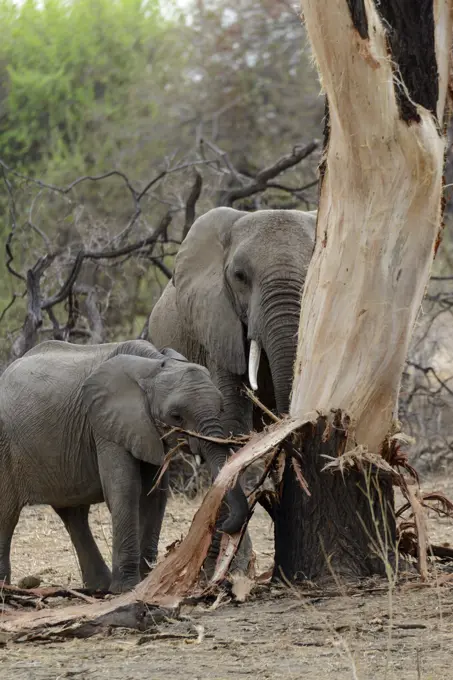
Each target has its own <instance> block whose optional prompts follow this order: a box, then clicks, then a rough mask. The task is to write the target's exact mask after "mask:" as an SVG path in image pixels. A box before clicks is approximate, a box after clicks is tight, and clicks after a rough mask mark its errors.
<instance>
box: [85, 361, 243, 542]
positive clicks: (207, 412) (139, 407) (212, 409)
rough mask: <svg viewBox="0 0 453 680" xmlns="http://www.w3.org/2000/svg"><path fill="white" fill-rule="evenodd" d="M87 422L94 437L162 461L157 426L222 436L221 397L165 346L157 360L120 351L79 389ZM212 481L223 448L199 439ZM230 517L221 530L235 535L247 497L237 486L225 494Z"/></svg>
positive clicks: (201, 373)
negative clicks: (94, 434) (160, 424)
mask: <svg viewBox="0 0 453 680" xmlns="http://www.w3.org/2000/svg"><path fill="white" fill-rule="evenodd" d="M82 399H83V402H84V404H85V407H86V409H87V416H88V419H89V421H90V424H91V426H92V428H93V430H94V432H96V433H97V434H98V435H100V436H101V437H103V438H104V439H107V440H109V441H113V442H115V443H116V444H118V445H120V446H122V447H123V448H125V449H126V450H127V451H129V452H130V453H131V454H132V455H133V456H135V457H136V458H138V459H140V460H144V461H145V462H148V463H151V464H153V465H161V464H162V463H163V460H164V449H163V444H162V440H161V435H160V433H159V430H158V424H159V423H164V424H165V425H168V426H171V427H179V428H182V429H184V430H191V431H195V432H198V433H199V434H201V435H204V436H207V437H216V438H223V437H224V433H223V429H222V426H221V423H220V413H221V409H222V395H221V393H220V392H219V390H218V389H217V388H216V387H215V385H214V384H213V382H212V381H211V378H210V376H209V372H208V370H207V369H206V368H204V367H202V366H199V365H198V364H191V363H189V362H187V360H186V359H185V358H184V357H183V356H182V355H180V354H178V353H177V352H175V351H173V350H171V349H166V350H163V353H162V354H160V355H159V358H156V359H154V358H153V359H148V358H144V357H140V356H132V355H128V354H119V355H117V356H114V357H112V358H110V359H108V360H106V361H105V362H104V363H102V364H101V365H100V367H99V368H98V369H97V370H95V371H94V372H93V373H92V374H91V375H90V376H89V377H88V378H87V379H86V380H85V383H84V385H83V387H82ZM200 449H201V453H202V455H203V457H204V459H205V460H206V462H207V465H208V467H209V470H210V472H211V476H212V478H213V479H215V477H216V476H217V474H218V472H219V471H220V469H221V468H222V467H223V465H224V463H225V461H226V459H227V457H228V449H227V448H226V447H225V446H224V445H221V444H217V443H213V442H210V441H206V440H200ZM225 501H226V504H227V506H228V507H229V515H228V517H227V519H226V520H225V522H224V524H223V526H222V529H223V531H225V532H226V533H231V534H233V533H236V532H237V531H239V529H240V528H241V526H242V524H243V523H244V521H245V519H246V517H247V514H248V503H247V499H246V497H245V495H244V492H243V491H242V488H241V487H240V485H239V484H237V485H236V486H235V487H234V488H233V489H231V490H230V491H229V492H228V493H227V495H226V498H225Z"/></svg>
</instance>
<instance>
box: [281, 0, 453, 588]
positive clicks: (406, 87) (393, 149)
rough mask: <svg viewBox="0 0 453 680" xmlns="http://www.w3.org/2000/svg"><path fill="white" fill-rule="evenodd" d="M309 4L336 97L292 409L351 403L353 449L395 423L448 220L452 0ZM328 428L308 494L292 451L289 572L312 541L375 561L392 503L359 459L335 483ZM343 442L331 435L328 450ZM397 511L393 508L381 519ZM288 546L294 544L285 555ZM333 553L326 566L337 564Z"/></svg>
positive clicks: (313, 446) (308, 17) (341, 554)
mask: <svg viewBox="0 0 453 680" xmlns="http://www.w3.org/2000/svg"><path fill="white" fill-rule="evenodd" d="M302 5H303V10H304V17H305V24H306V28H307V31H308V35H309V38H310V42H311V44H312V47H313V51H314V55H315V58H316V60H317V63H318V68H319V72H320V75H321V80H322V84H323V87H324V89H325V91H326V95H327V103H328V106H327V107H326V111H327V114H326V128H325V140H324V159H323V163H322V166H321V191H320V199H319V210H318V222H317V238H316V246H315V251H314V256H313V259H312V261H311V264H310V267H309V270H308V273H307V278H306V283H305V289H304V293H303V297H302V306H301V318H300V326H299V343H298V351H297V359H296V365H295V377H294V384H293V394H292V402H291V409H290V412H291V415H292V416H293V417H298V418H300V419H305V418H307V417H309V416H310V415H312V414H313V413H316V412H317V413H318V414H319V413H321V414H330V413H331V411H332V409H334V410H336V409H341V410H342V412H343V413H344V414H347V416H348V419H349V426H348V434H347V437H346V439H345V442H344V447H343V448H344V450H345V451H348V449H351V448H354V447H356V446H357V445H360V446H361V447H363V450H368V451H371V452H373V453H378V454H379V453H380V452H381V451H382V447H383V443H384V440H385V439H386V436H387V435H388V434H389V431H390V430H391V427H392V419H393V415H394V413H395V412H396V407H397V397H398V390H399V385H400V378H401V374H402V370H403V366H404V361H405V358H406V353H407V349H408V344H409V340H410V336H411V332H412V328H413V325H414V322H415V320H416V316H417V313H418V310H419V307H420V303H421V300H422V297H423V294H424V291H425V288H426V285H427V282H428V279H429V275H430V269H431V265H432V261H433V257H434V254H435V249H436V247H437V243H438V237H439V231H440V227H441V214H442V171H443V161H444V146H445V140H444V136H443V134H442V128H443V125H444V121H443V118H444V110H445V104H446V94H447V77H448V71H449V54H450V46H451V14H450V10H451V2H447V1H442V0H439V1H436V0H432V1H431V2H430V1H429V0H428V1H427V0H410V1H409V0H399V1H398V2H395V1H394V0H380V2H377V1H376V0H303V2H302ZM322 432H323V428H322V427H320V426H319V423H318V428H317V430H316V431H315V433H313V435H311V436H310V437H309V438H308V439H305V441H302V443H301V454H302V461H301V465H302V469H303V470H304V475H305V476H306V477H307V475H308V476H309V477H310V478H311V486H310V482H309V488H310V489H311V490H312V495H311V497H310V499H309V500H307V499H306V498H304V496H303V493H304V492H303V491H302V490H301V489H300V488H297V487H296V486H295V481H294V473H291V470H290V464H291V462H290V461H289V460H288V461H287V463H286V470H285V474H284V477H283V485H282V489H281V494H282V502H281V504H280V514H281V515H282V516H281V517H280V518H278V517H277V521H276V541H277V545H276V550H277V559H278V561H279V562H280V564H277V565H276V571H279V570H281V568H282V567H283V566H284V572H285V575H286V577H287V578H290V579H294V578H295V577H296V574H298V573H299V572H300V565H301V564H302V565H305V566H307V560H308V562H309V564H313V559H311V560H310V557H309V555H308V556H307V555H306V556H305V557H304V558H303V557H302V555H303V554H304V553H308V554H310V553H311V554H312V557H313V556H315V555H316V554H318V555H319V550H320V547H319V546H320V544H321V543H323V544H324V546H326V548H330V549H331V550H334V552H335V565H336V570H337V573H339V574H342V573H344V574H351V573H353V574H355V575H356V576H359V575H367V574H369V573H370V569H369V566H370V564H372V561H370V559H368V558H367V559H364V554H366V555H368V556H370V555H371V553H370V548H369V547H368V552H367V539H366V535H365V533H364V532H363V531H362V528H363V526H362V525H365V526H369V525H370V522H371V520H372V518H371V514H370V513H371V512H372V510H371V509H372V508H376V507H377V505H376V504H377V501H378V499H379V498H380V502H381V505H382V507H383V508H389V509H391V508H392V507H393V499H392V495H391V486H389V485H388V484H387V483H386V482H384V481H382V480H381V481H380V482H379V484H378V485H377V488H375V489H374V491H371V493H370V498H369V502H368V503H367V504H366V503H365V504H364V503H362V502H361V501H360V498H359V496H357V494H356V493H354V490H353V489H354V488H355V487H354V485H355V484H356V483H361V484H362V486H363V484H364V480H365V478H364V477H363V475H361V480H360V479H359V478H357V479H356V480H355V482H353V481H351V478H350V475H351V474H352V475H355V476H356V477H357V474H358V473H357V470H356V472H353V473H352V472H351V473H345V476H346V479H345V481H344V480H343V479H342V476H341V475H340V474H338V472H337V473H334V475H335V483H333V482H332V479H331V478H330V477H329V475H331V474H332V473H331V472H322V471H321V469H322V465H321V464H320V462H319V460H318V461H317V460H316V458H319V456H320V455H321V454H322V453H323V451H324V452H325V448H326V442H325V441H323V434H322ZM327 448H328V449H329V446H328V447H327ZM341 453H342V451H341V450H340V449H338V448H335V446H334V442H333V441H331V442H330V450H329V455H331V456H333V457H336V456H338V455H340V454H341ZM305 466H307V470H306V469H305ZM348 475H349V477H348ZM359 477H360V475H359ZM345 484H346V485H349V487H350V492H349V493H347V494H346V495H345V494H344V491H345V488H344V485H345ZM344 503H346V504H349V506H350V507H349V508H348V509H347V510H346V514H347V516H348V517H349V519H351V520H352V518H355V522H354V523H353V524H351V526H350V537H349V539H347V540H346V541H345V540H344V538H345V536H344V532H342V531H341V530H340V527H337V529H338V531H336V532H335V535H336V538H335V535H332V531H331V527H330V528H329V517H330V518H331V523H332V522H333V524H335V523H336V520H335V517H336V515H335V513H337V512H338V510H339V509H340V508H342V507H343V506H344ZM291 507H292V508H293V512H291V511H288V512H287V509H289V508H291ZM283 516H284V520H283V519H282V518H283ZM308 518H311V519H312V520H316V521H311V522H310V521H308ZM386 521H387V520H386V518H385V517H384V515H383V513H382V512H381V513H380V514H379V516H378V523H380V524H381V525H382V524H383V523H385V522H386ZM283 524H284V525H285V530H284V531H283V532H282V531H279V530H278V528H279V527H280V528H281V527H282V526H283ZM387 524H388V522H387ZM360 535H361V536H360ZM388 536H389V538H390V539H391V540H390V542H392V541H393V545H391V546H390V545H389V548H388V551H387V552H388V554H387V558H388V559H391V554H390V553H391V552H392V550H393V549H394V545H395V542H394V538H395V536H394V526H393V527H392V526H389V525H388ZM294 542H295V543H296V544H297V548H295V547H294ZM368 542H369V541H368ZM288 550H289V552H290V553H291V555H292V557H290V558H285V557H284V555H287V553H288ZM330 554H331V553H330V552H326V556H325V559H324V561H323V565H324V567H323V568H322V567H321V566H318V567H317V569H316V572H317V573H316V577H321V576H322V575H323V574H327V573H328V572H329V570H330V567H329V564H328V561H329V560H328V559H327V555H330ZM387 558H386V557H384V561H385V559H387ZM372 571H373V569H372ZM375 571H378V572H379V571H382V569H379V568H376V569H375ZM310 574H311V572H309V573H308V574H307V573H305V574H304V576H305V577H310ZM312 576H313V574H311V577H312Z"/></svg>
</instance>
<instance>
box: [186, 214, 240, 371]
mask: <svg viewBox="0 0 453 680" xmlns="http://www.w3.org/2000/svg"><path fill="white" fill-rule="evenodd" d="M244 215H247V213H246V212H243V211H241V210H234V209H233V208H214V209H213V210H210V211H209V212H207V213H206V214H205V215H202V216H201V217H199V218H198V219H197V220H195V222H194V223H193V225H192V227H191V229H190V231H189V233H188V234H187V236H186V238H185V239H184V241H183V242H182V244H181V246H180V248H179V251H178V254H177V256H176V262H175V271H174V284H175V287H176V304H177V307H178V312H179V316H180V318H182V320H183V323H184V325H185V326H186V328H187V329H188V330H189V332H190V334H191V335H192V336H193V337H194V338H195V339H196V340H197V341H198V342H199V343H200V344H201V345H202V346H203V347H204V349H205V350H206V351H207V352H208V354H209V355H210V356H211V358H212V359H213V360H214V361H215V363H216V364H217V365H219V366H224V367H225V368H227V369H228V370H229V371H231V372H232V373H238V374H242V373H245V371H246V367H247V364H246V356H245V348H244V338H243V330H242V325H241V322H240V320H239V318H238V316H237V315H236V312H235V310H234V308H233V305H232V302H231V299H230V296H229V294H228V291H227V289H226V286H225V278H224V264H225V258H226V251H227V249H228V247H229V241H230V232H231V228H232V226H233V225H234V223H235V222H236V220H238V219H239V218H241V217H243V216H244Z"/></svg>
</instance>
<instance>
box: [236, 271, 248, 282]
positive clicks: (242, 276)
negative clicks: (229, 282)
mask: <svg viewBox="0 0 453 680" xmlns="http://www.w3.org/2000/svg"><path fill="white" fill-rule="evenodd" d="M234 278H235V279H236V281H239V282H240V283H247V274H246V273H245V271H243V270H242V269H236V270H235V272H234Z"/></svg>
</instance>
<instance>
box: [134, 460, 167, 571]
mask: <svg viewBox="0 0 453 680" xmlns="http://www.w3.org/2000/svg"><path fill="white" fill-rule="evenodd" d="M158 474H159V468H158V467H156V466H154V465H149V464H147V463H142V464H141V475H142V493H141V496H140V576H141V578H142V579H143V578H145V576H146V575H147V574H148V573H149V572H150V570H151V567H152V565H153V564H154V563H155V562H156V560H157V554H158V547H159V537H160V531H161V528H162V521H163V518H164V513H165V507H166V505H167V496H168V471H166V472H165V473H164V475H163V477H162V479H161V480H160V482H159V486H158V487H157V488H156V489H154V490H153V491H152V492H151V493H150V491H151V489H152V488H153V486H154V483H155V481H156V478H157V475H158Z"/></svg>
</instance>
